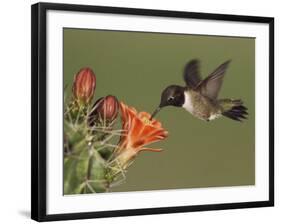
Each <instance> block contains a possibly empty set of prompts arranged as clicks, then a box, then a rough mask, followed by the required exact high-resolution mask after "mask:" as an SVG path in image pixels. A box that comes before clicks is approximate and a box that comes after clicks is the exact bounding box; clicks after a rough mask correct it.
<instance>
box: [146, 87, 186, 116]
mask: <svg viewBox="0 0 281 224" xmlns="http://www.w3.org/2000/svg"><path fill="white" fill-rule="evenodd" d="M183 104H184V87H182V86H177V85H170V86H168V87H166V88H165V89H164V90H163V92H162V94H161V101H160V104H159V106H158V107H157V108H156V109H155V111H154V112H153V113H152V115H151V118H150V119H152V118H153V117H155V116H156V114H157V113H158V112H159V111H160V110H161V108H163V107H166V106H174V107H181V106H182V105H183Z"/></svg>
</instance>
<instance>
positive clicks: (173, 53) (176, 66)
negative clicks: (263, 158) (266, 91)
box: [63, 28, 255, 191]
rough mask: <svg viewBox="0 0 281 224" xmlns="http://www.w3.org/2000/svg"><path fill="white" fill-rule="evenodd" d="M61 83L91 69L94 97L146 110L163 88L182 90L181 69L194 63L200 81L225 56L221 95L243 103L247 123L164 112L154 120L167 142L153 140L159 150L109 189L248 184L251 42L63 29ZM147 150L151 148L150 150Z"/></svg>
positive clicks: (251, 174)
mask: <svg viewBox="0 0 281 224" xmlns="http://www.w3.org/2000/svg"><path fill="white" fill-rule="evenodd" d="M63 34H64V37H63V38H64V39H63V41H64V49H63V51H64V52H63V53H64V56H63V63H64V84H68V90H67V91H68V93H69V94H70V91H71V85H72V80H73V77H74V75H75V74H76V73H77V72H78V71H79V69H80V68H81V67H85V66H88V67H91V68H92V69H93V70H94V72H95V74H96V76H97V86H96V92H95V99H98V98H99V97H101V96H105V95H108V94H112V95H115V96H116V97H117V98H118V99H119V100H121V101H124V102H125V103H126V104H128V105H131V106H133V107H135V108H136V109H137V110H138V111H147V112H150V113H152V111H153V110H154V109H155V107H156V106H157V105H158V104H159V100H160V94H161V92H162V90H163V89H164V88H165V87H166V86H167V85H170V84H179V85H184V82H183V79H182V71H183V68H184V66H185V64H186V62H188V61H189V60H191V59H193V58H197V59H199V60H200V61H201V72H202V76H203V77H206V76H207V75H208V74H209V73H210V72H212V71H213V70H214V69H215V68H216V67H217V66H219V65H220V64H221V63H223V62H225V61H226V60H228V59H231V60H232V62H231V64H230V67H229V68H228V70H227V74H226V77H225V79H224V85H223V87H222V90H221V92H220V95H219V96H220V97H221V98H227V97H231V98H238V99H240V98H241V99H243V101H244V103H245V105H246V106H247V107H248V109H249V114H250V115H249V119H248V120H246V121H245V122H243V123H239V122H236V121H233V120H230V119H228V118H224V117H223V118H220V119H217V120H215V121H212V122H204V121H202V120H198V119H196V118H194V117H192V116H191V115H190V114H189V113H188V112H186V111H185V110H184V109H182V108H172V107H167V108H166V109H163V110H162V111H161V112H160V113H159V115H158V116H157V119H159V120H160V121H161V122H162V124H163V126H164V127H165V129H166V130H168V131H169V137H168V138H167V139H166V140H164V141H162V142H158V143H155V144H153V145H155V147H157V148H163V149H164V151H162V152H160V153H153V152H143V153H140V154H139V156H138V158H137V159H136V161H135V163H134V164H133V165H132V166H131V167H130V168H129V170H128V173H127V180H126V183H124V184H122V185H120V186H119V187H116V188H113V189H112V190H113V191H143V190H159V189H179V188H198V187H213V186H236V185H253V184H255V39H253V38H237V37H219V36H201V35H181V34H157V33H142V32H123V31H122V32H119V31H102V30H86V29H70V28H65V29H64V31H63ZM153 145H150V146H153Z"/></svg>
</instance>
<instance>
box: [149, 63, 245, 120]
mask: <svg viewBox="0 0 281 224" xmlns="http://www.w3.org/2000/svg"><path fill="white" fill-rule="evenodd" d="M199 64H200V63H199V61H198V60H197V59H193V60H191V61H190V62H188V63H187V64H186V66H185V68H184V72H183V79H184V81H185V86H179V85H170V86H168V87H166V88H165V89H164V90H163V92H162V94H161V101H160V104H159V106H158V107H157V108H156V109H155V111H154V112H153V113H152V115H151V119H152V118H153V117H155V116H156V114H157V113H158V112H159V111H160V110H161V109H162V108H163V107H166V106H174V107H182V108H184V109H185V110H187V111H188V112H189V113H191V114H192V115H193V116H194V117H196V118H199V119H201V120H204V121H212V120H214V119H216V118H219V117H221V116H225V117H227V118H230V119H232V120H235V121H242V120H243V119H247V115H248V112H247V108H246V107H245V106H244V105H243V101H242V100H241V99H218V94H219V91H220V89H221V86H222V83H223V78H224V76H225V72H226V70H227V68H228V66H229V64H230V60H228V61H226V62H224V63H223V64H221V65H220V66H219V67H217V68H216V69H215V70H214V71H213V72H212V73H211V74H209V75H208V76H207V77H206V78H205V79H201V74H200V72H199V67H200V66H199Z"/></svg>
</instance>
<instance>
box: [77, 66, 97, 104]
mask: <svg viewBox="0 0 281 224" xmlns="http://www.w3.org/2000/svg"><path fill="white" fill-rule="evenodd" d="M95 88H96V76H95V73H94V72H93V70H92V69H90V68H82V69H81V70H80V71H79V72H78V73H77V74H76V76H75V78H74V82H73V86H72V92H73V96H74V98H75V99H76V100H78V101H79V102H82V103H89V101H90V100H91V99H92V97H93V95H94V92H95Z"/></svg>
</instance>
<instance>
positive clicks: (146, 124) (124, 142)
mask: <svg viewBox="0 0 281 224" xmlns="http://www.w3.org/2000/svg"><path fill="white" fill-rule="evenodd" d="M120 108H121V116H122V129H123V130H124V135H122V136H121V138H120V141H119V144H118V148H117V150H116V153H117V159H118V162H119V164H120V165H121V167H122V168H123V169H125V168H127V167H128V166H129V165H130V164H131V162H132V161H133V159H134V158H135V157H136V155H137V154H138V153H139V152H140V151H153V152H159V151H161V150H162V149H153V148H147V147H146V146H147V145H148V144H150V143H154V142H158V141H161V140H164V139H165V138H166V137H167V136H168V132H167V131H166V130H165V129H164V128H162V125H161V123H160V122H159V121H157V120H155V119H152V120H149V119H150V117H151V115H150V114H149V113H147V112H139V113H138V112H137V111H136V109H135V108H133V107H129V106H127V105H125V104H124V103H122V102H121V103H120Z"/></svg>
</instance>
